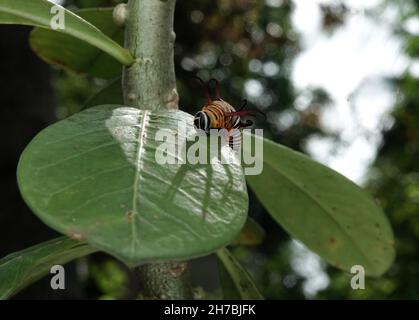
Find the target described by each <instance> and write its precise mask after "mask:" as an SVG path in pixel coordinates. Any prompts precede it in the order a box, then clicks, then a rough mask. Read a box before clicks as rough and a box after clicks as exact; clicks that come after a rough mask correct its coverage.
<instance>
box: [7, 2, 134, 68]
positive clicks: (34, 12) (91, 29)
mask: <svg viewBox="0 0 419 320" xmlns="http://www.w3.org/2000/svg"><path fill="white" fill-rule="evenodd" d="M53 7H56V8H60V10H63V12H64V17H65V19H64V22H65V25H64V29H57V31H59V32H62V33H64V34H68V35H70V36H72V37H75V38H77V39H80V40H82V41H85V42H87V43H89V44H91V45H92V46H94V47H96V48H99V49H100V50H102V51H104V52H106V53H108V54H109V55H110V56H112V57H114V58H115V59H116V60H118V61H119V62H121V63H122V64H124V65H131V64H133V63H134V58H133V57H132V56H131V54H130V53H129V52H128V50H126V49H124V48H123V47H121V46H120V45H119V44H118V43H116V42H115V41H113V40H112V39H111V38H109V37H108V36H107V35H105V34H104V33H103V32H101V31H100V30H99V29H98V28H96V27H95V26H94V25H92V24H91V23H89V22H87V21H86V20H84V19H83V18H81V17H79V16H78V15H76V14H74V13H73V12H71V11H69V10H66V9H65V8H63V7H61V6H59V5H57V4H55V3H53V2H50V1H46V0H30V1H28V0H1V1H0V23H5V24H24V25H31V26H36V27H42V28H47V29H51V21H52V19H53V18H54V16H55V15H56V14H57V12H54V11H51V9H52V8H53ZM51 12H53V13H51Z"/></svg>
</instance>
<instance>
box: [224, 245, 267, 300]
mask: <svg viewBox="0 0 419 320" xmlns="http://www.w3.org/2000/svg"><path fill="white" fill-rule="evenodd" d="M217 256H218V259H219V261H220V262H221V263H222V264H221V265H219V269H220V270H219V271H220V280H221V286H222V289H223V296H224V298H225V299H237V298H239V297H240V298H241V299H243V300H262V299H263V296H262V295H261V294H260V292H259V290H258V288H257V287H256V285H255V284H254V283H253V280H252V278H251V277H250V275H249V274H248V273H247V271H246V270H245V269H244V268H243V267H242V266H241V265H240V263H239V262H238V261H237V259H236V258H235V257H234V256H233V254H231V252H230V251H229V250H228V249H227V248H222V249H220V250H218V251H217Z"/></svg>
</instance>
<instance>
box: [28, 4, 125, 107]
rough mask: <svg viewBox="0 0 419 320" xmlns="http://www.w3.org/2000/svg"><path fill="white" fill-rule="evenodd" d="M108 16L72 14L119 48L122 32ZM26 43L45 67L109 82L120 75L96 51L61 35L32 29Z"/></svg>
mask: <svg viewBox="0 0 419 320" xmlns="http://www.w3.org/2000/svg"><path fill="white" fill-rule="evenodd" d="M112 12H113V9H112V8H94V9H84V10H79V11H76V12H75V13H76V14H77V15H78V16H80V17H81V18H83V19H84V20H86V21H88V22H90V23H91V24H92V25H94V26H96V27H97V28H98V29H99V30H100V31H101V32H103V33H104V34H105V35H107V36H108V37H110V38H111V39H113V40H114V41H116V42H117V43H118V44H120V45H122V44H123V40H124V30H123V29H122V28H120V27H118V26H116V25H115V24H114V22H113V18H112ZM29 42H30V44H31V47H32V49H33V51H34V52H36V54H38V55H39V57H40V58H42V59H43V60H44V61H46V62H47V63H49V64H52V65H58V66H60V67H63V68H65V69H68V70H71V71H74V72H77V73H89V74H91V75H93V76H95V77H99V78H105V79H110V78H114V77H117V76H119V75H120V74H121V71H122V65H121V63H120V62H118V61H117V60H115V59H114V58H112V57H111V56H109V55H108V54H106V53H104V52H103V51H101V50H100V49H99V48H97V47H94V46H92V45H90V44H89V43H86V42H84V41H82V40H80V39H77V38H74V37H73V36H71V35H68V34H64V33H62V32H57V31H54V30H49V29H44V28H35V29H33V31H32V32H31V35H30V38H29ZM107 103H112V101H108V102H107ZM96 105H97V104H96Z"/></svg>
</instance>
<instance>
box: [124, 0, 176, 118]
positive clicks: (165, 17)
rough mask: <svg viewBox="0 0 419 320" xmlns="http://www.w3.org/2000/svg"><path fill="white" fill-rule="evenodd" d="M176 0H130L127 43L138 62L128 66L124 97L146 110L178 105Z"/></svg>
mask: <svg viewBox="0 0 419 320" xmlns="http://www.w3.org/2000/svg"><path fill="white" fill-rule="evenodd" d="M175 3H176V1H175V0H130V1H129V2H128V7H127V9H128V20H127V22H126V31H125V47H126V48H127V49H128V50H129V51H130V52H131V54H132V55H133V56H134V58H135V63H134V64H133V65H132V66H130V67H129V68H125V70H124V75H123V87H124V100H125V104H126V105H128V106H132V107H136V108H139V109H143V110H145V109H147V110H162V109H177V107H178V100H179V98H178V94H177V91H176V78H175V69H174V60H173V46H174V42H175V33H174V32H173V18H174V11H175Z"/></svg>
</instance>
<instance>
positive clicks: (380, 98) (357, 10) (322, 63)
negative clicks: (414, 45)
mask: <svg viewBox="0 0 419 320" xmlns="http://www.w3.org/2000/svg"><path fill="white" fill-rule="evenodd" d="M333 2H337V1H333V0H317V1H315V0H310V1H307V0H294V3H295V4H296V10H295V12H294V15H293V23H294V25H295V27H296V29H297V30H298V31H299V32H300V33H301V34H302V35H303V45H304V46H305V49H306V50H305V51H304V52H303V53H302V54H301V55H300V56H299V57H298V58H297V60H296V62H295V65H294V68H293V74H292V78H293V81H294V84H295V85H296V87H297V88H298V89H302V88H305V87H308V86H317V87H321V88H324V89H325V90H326V91H327V92H328V93H329V94H330V95H331V97H332V99H333V101H334V103H333V105H332V106H331V107H330V108H328V109H327V110H326V112H325V113H324V115H323V117H322V124H323V126H324V127H325V128H326V129H328V130H330V131H332V132H339V133H340V134H341V135H342V138H343V139H344V141H345V142H346V143H347V144H348V145H347V146H346V147H344V148H340V149H339V152H338V153H337V154H336V155H334V154H332V152H331V149H332V147H333V146H332V144H331V143H330V142H329V141H328V140H326V139H321V138H312V139H310V140H309V142H308V143H307V150H308V151H309V153H310V154H311V155H312V156H313V157H314V158H315V159H317V160H319V161H320V162H322V163H325V164H327V165H328V166H330V167H332V168H333V169H335V170H337V171H339V172H340V173H342V174H344V175H345V176H347V177H348V178H350V179H352V180H354V181H355V182H358V183H362V182H364V179H365V178H366V172H367V169H368V165H369V164H370V163H371V161H372V160H374V157H375V154H376V148H377V146H378V144H379V142H380V135H379V131H380V125H390V124H391V119H390V118H389V117H386V115H388V111H389V109H390V107H391V106H393V105H394V102H395V93H394V92H392V91H391V90H389V88H386V86H385V85H384V84H383V82H382V81H380V79H382V78H383V77H385V76H392V75H398V74H400V73H401V72H403V71H404V70H405V69H406V67H407V65H408V61H407V59H406V58H405V57H404V56H403V55H402V54H401V51H403V50H402V47H401V43H400V41H399V40H398V39H397V38H395V37H394V36H393V34H392V32H393V30H392V29H391V26H390V25H389V24H388V23H385V22H384V21H381V22H380V21H376V20H374V19H372V18H370V17H368V16H367V15H365V14H364V12H363V10H365V9H369V8H373V7H375V6H376V5H378V4H379V3H380V2H381V0H346V1H343V2H344V3H345V4H347V5H348V7H349V8H351V12H350V13H349V14H348V18H347V20H346V23H345V25H344V26H343V27H341V28H338V29H337V30H336V32H335V33H333V34H332V35H327V34H325V33H322V32H321V14H320V9H319V7H318V4H319V3H333ZM390 14H391V12H388V16H389V17H388V18H387V19H391V17H390ZM383 20H386V19H383ZM364 130H366V131H368V132H369V133H370V135H369V139H367V138H366V137H365V136H364V135H363V134H362V133H363V132H365V131H364Z"/></svg>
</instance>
